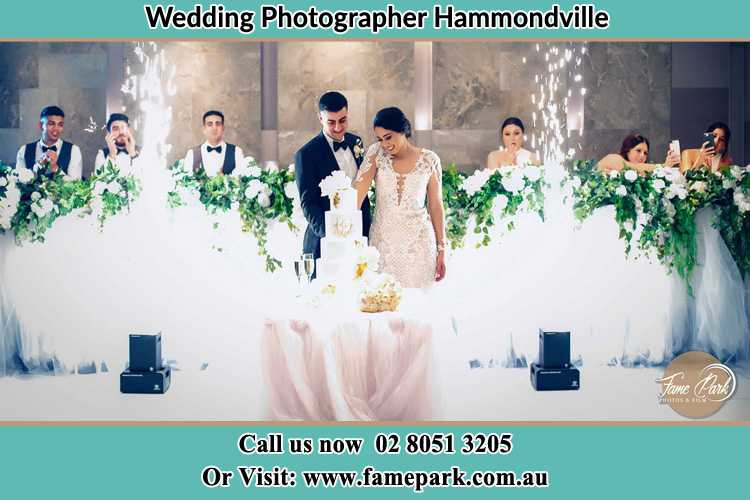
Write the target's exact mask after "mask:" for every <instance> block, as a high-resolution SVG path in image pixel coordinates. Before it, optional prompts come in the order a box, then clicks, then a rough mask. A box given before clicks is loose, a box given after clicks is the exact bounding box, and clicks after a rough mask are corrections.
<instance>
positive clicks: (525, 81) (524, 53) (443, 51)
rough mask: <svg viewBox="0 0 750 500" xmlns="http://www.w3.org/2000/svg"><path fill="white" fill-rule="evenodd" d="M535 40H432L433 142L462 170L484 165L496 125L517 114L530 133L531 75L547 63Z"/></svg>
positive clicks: (493, 144)
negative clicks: (493, 41)
mask: <svg viewBox="0 0 750 500" xmlns="http://www.w3.org/2000/svg"><path fill="white" fill-rule="evenodd" d="M536 46H537V44H535V43H497V42H496V43H492V42H482V43H456V42H450V43H448V42H436V43H435V44H434V46H433V86H434V91H433V129H434V131H433V134H432V138H433V147H434V148H435V150H436V151H438V152H439V153H440V155H441V158H442V159H443V163H445V164H447V163H455V164H456V165H458V166H459V168H461V169H463V170H473V169H475V168H476V167H477V166H484V165H485V164H486V160H487V155H488V154H489V152H490V151H492V150H495V149H497V148H498V146H499V145H500V130H499V129H500V124H501V123H502V122H503V120H505V118H507V117H509V116H517V117H519V118H521V120H522V121H523V122H524V124H525V125H526V132H527V136H530V134H532V132H533V129H534V122H533V119H532V111H533V109H534V108H533V105H532V101H531V95H532V93H534V92H535V91H536V88H537V87H538V85H537V84H536V82H535V75H537V74H541V73H544V72H545V71H546V67H547V64H546V62H545V60H544V58H543V57H541V56H540V52H537V50H536ZM562 83H563V85H567V79H566V80H564V81H563V82H562ZM565 88H566V87H563V88H561V89H560V92H561V93H563V92H565Z"/></svg>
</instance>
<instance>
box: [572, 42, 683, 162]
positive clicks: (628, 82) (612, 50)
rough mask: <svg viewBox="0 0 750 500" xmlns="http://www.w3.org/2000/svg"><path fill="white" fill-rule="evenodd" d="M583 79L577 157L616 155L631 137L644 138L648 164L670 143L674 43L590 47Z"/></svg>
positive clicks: (660, 159)
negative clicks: (581, 129)
mask: <svg viewBox="0 0 750 500" xmlns="http://www.w3.org/2000/svg"><path fill="white" fill-rule="evenodd" d="M583 77H584V82H585V88H586V91H587V93H586V99H585V101H584V141H583V143H582V151H581V153H580V156H581V157H584V158H599V157H602V156H604V155H605V154H607V153H612V152H617V151H619V149H620V145H621V144H622V140H623V138H625V136H627V135H628V134H630V133H632V132H637V133H640V134H642V135H644V136H646V137H647V138H648V139H649V141H650V143H651V148H650V155H649V159H650V160H651V161H655V162H660V161H662V160H664V157H665V156H666V151H667V147H668V145H669V142H670V141H671V136H670V134H671V130H670V129H671V120H670V107H671V99H672V44H670V43H589V44H588V54H587V57H585V58H584V71H583Z"/></svg>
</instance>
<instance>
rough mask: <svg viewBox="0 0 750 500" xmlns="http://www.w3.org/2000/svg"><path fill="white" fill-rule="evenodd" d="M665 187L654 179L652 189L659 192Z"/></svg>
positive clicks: (659, 180)
mask: <svg viewBox="0 0 750 500" xmlns="http://www.w3.org/2000/svg"><path fill="white" fill-rule="evenodd" d="M665 187H667V184H666V183H665V182H664V181H663V180H662V179H656V180H655V181H654V189H656V190H657V191H661V190H662V189H664V188H665Z"/></svg>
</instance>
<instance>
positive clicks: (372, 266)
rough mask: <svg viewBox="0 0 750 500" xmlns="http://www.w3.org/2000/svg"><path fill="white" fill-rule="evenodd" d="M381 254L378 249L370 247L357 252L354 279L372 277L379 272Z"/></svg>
mask: <svg viewBox="0 0 750 500" xmlns="http://www.w3.org/2000/svg"><path fill="white" fill-rule="evenodd" d="M379 263H380V252H379V251H378V249H377V248H375V247H372V246H368V247H364V248H362V249H360V250H359V252H357V255H356V257H355V267H354V279H355V280H359V279H361V278H362V277H364V276H371V275H373V274H374V273H376V272H377V271H378V266H379Z"/></svg>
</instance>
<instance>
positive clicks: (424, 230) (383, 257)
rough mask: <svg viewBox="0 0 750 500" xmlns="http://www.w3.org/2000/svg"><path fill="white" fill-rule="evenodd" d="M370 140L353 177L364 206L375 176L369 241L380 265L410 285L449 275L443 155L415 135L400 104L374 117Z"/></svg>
mask: <svg viewBox="0 0 750 500" xmlns="http://www.w3.org/2000/svg"><path fill="white" fill-rule="evenodd" d="M373 127H374V131H375V135H376V137H377V138H378V142H377V143H375V144H373V145H372V146H370V148H369V149H368V151H367V154H366V158H365V160H364V162H363V164H362V166H361V167H360V170H359V174H358V175H357V178H356V180H355V181H354V187H355V188H356V189H357V200H358V206H360V205H361V204H362V202H363V200H364V198H365V195H366V194H367V191H368V190H369V189H370V185H371V184H372V182H373V180H374V181H375V193H376V197H377V202H376V205H375V215H374V217H373V222H372V227H371V228H370V240H369V241H370V243H371V244H372V245H373V246H374V247H376V248H377V249H378V251H379V252H380V271H382V272H385V273H389V274H391V275H393V276H394V277H395V278H396V279H397V280H398V281H399V282H400V283H401V285H402V286H404V287H407V288H426V287H429V286H430V285H432V284H434V283H435V282H436V281H440V280H442V279H443V278H444V277H445V216H444V209H443V195H442V180H441V176H442V170H441V167H440V158H438V156H437V155H436V154H435V153H434V152H432V151H429V150H427V149H423V148H418V147H416V146H414V145H413V144H412V143H411V142H410V141H409V137H411V124H410V123H409V120H408V119H407V118H406V116H405V115H404V113H403V112H402V111H401V110H400V109H398V108H395V107H391V108H385V109H381V110H380V111H378V113H377V114H376V115H375V118H374V120H373Z"/></svg>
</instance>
